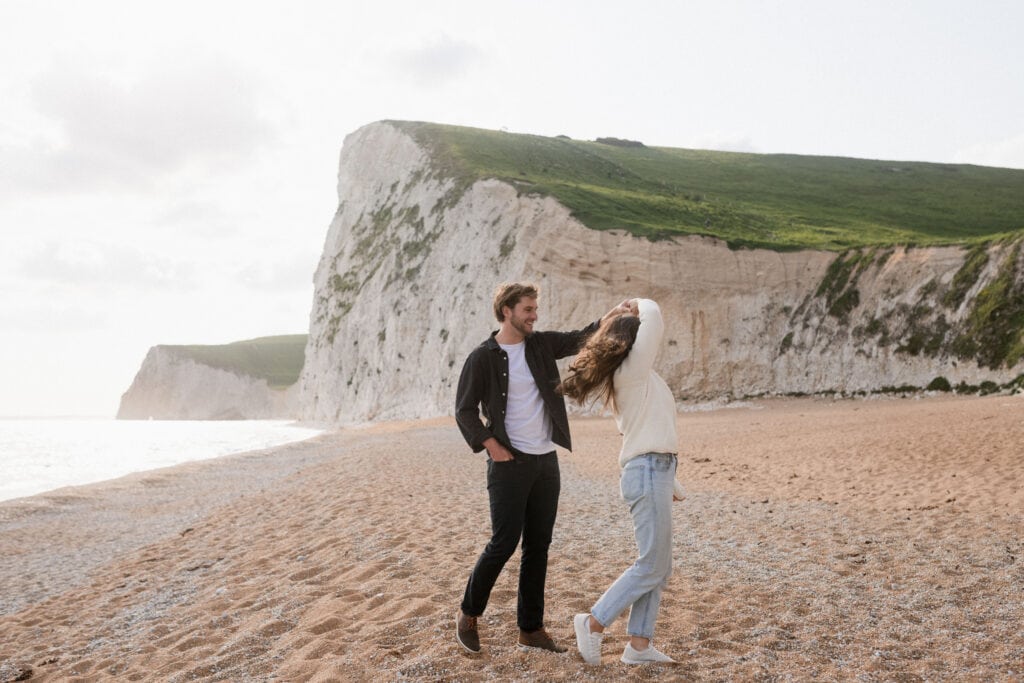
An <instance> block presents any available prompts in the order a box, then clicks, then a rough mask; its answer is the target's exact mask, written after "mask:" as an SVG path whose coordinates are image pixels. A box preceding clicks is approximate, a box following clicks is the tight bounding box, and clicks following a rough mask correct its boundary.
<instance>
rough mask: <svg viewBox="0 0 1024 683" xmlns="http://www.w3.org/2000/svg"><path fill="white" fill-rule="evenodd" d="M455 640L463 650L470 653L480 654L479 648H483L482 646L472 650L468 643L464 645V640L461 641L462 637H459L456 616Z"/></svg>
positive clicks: (456, 618)
mask: <svg viewBox="0 0 1024 683" xmlns="http://www.w3.org/2000/svg"><path fill="white" fill-rule="evenodd" d="M455 642H457V643H458V644H459V647H461V648H462V649H463V650H465V651H466V652H468V653H469V654H471V655H478V654H480V652H481V650H482V649H483V648H481V649H480V650H473V649H471V648H470V647H469V646H468V645H466V644H465V643H464V642H462V638H460V637H459V618H458V617H455Z"/></svg>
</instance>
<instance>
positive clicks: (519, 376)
mask: <svg viewBox="0 0 1024 683" xmlns="http://www.w3.org/2000/svg"><path fill="white" fill-rule="evenodd" d="M499 346H501V348H503V349H504V350H505V353H507V354H508V397H507V399H508V405H507V407H506V408H505V431H506V433H507V434H508V439H509V441H511V442H512V447H513V448H515V449H516V450H519V451H522V452H523V453H534V454H541V453H550V452H551V451H553V450H555V444H554V443H553V442H552V441H551V418H550V417H548V411H547V409H546V408H545V407H544V399H543V398H542V397H541V395H540V389H538V388H537V382H536V380H534V379H533V373H531V372H530V366H529V365H527V364H526V342H525V341H521V342H519V343H518V344H499Z"/></svg>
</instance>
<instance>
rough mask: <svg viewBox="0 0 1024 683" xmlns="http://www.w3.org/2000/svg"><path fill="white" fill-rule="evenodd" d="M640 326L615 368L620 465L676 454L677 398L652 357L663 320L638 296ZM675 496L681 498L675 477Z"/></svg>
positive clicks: (650, 303) (658, 344)
mask: <svg viewBox="0 0 1024 683" xmlns="http://www.w3.org/2000/svg"><path fill="white" fill-rule="evenodd" d="M637 308H638V311H639V316H640V328H639V329H638V330H637V333H636V342H635V343H634V344H633V348H632V349H631V350H630V352H629V355H628V356H626V359H625V360H624V361H622V364H621V365H620V366H619V367H618V369H617V370H616V371H615V377H614V379H613V382H614V387H615V408H616V412H615V423H616V424H617V425H618V427H619V432H621V433H622V450H621V451H620V452H619V466H620V467H624V466H625V465H626V463H627V462H629V461H630V460H632V459H633V458H635V457H637V456H638V455H643V454H644V453H676V452H677V451H678V445H677V437H676V399H675V396H673V395H672V390H671V389H669V388H668V385H667V384H665V380H663V379H662V378H661V377H660V376H659V375H658V373H656V372H655V371H654V359H655V358H657V356H658V350H659V349H660V348H661V338H662V335H663V334H664V332H665V322H664V320H662V317H661V309H660V308H659V307H658V304H657V303H655V302H653V301H651V300H650V299H638V300H637ZM675 495H676V496H677V497H679V498H682V497H683V487H682V485H681V484H680V483H679V481H678V480H676V483H675Z"/></svg>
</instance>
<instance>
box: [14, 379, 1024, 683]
mask: <svg viewBox="0 0 1024 683" xmlns="http://www.w3.org/2000/svg"><path fill="white" fill-rule="evenodd" d="M752 403H753V404H754V405H751V406H747V407H743V408H738V409H733V410H713V411H703V412H685V413H680V414H679V415H678V417H677V419H678V425H679V434H680V442H681V444H682V448H681V451H680V454H679V476H680V479H681V480H682V482H683V484H684V486H686V488H687V490H688V496H687V501H685V502H684V503H682V504H679V505H677V506H675V507H674V509H673V510H674V511H673V523H674V525H675V532H674V539H675V540H674V543H675V548H674V557H675V563H674V574H673V576H672V578H671V579H670V583H669V586H668V588H667V590H666V593H665V597H664V599H663V603H662V611H661V616H660V618H659V622H658V632H657V633H656V635H655V643H656V645H658V647H659V649H661V650H662V651H665V652H667V653H669V654H671V655H673V656H676V657H677V659H679V660H680V661H681V663H680V665H679V666H677V667H672V668H665V667H642V668H639V669H629V668H627V667H625V665H622V664H620V663H618V650H620V649H621V647H622V643H623V637H624V626H623V622H624V621H625V619H624V618H620V619H619V620H618V621H617V622H616V623H615V624H613V625H612V627H611V629H610V630H609V637H608V638H606V645H605V648H604V662H603V666H602V667H601V668H600V669H596V668H592V667H587V666H585V665H583V663H582V662H581V661H580V660H579V659H578V657H577V656H576V655H575V653H574V648H573V647H572V646H573V641H572V633H571V627H570V626H569V623H570V620H571V618H572V614H574V613H575V612H577V611H583V610H585V609H587V608H588V607H589V605H590V604H592V602H593V600H595V599H596V598H597V596H598V595H599V594H600V592H601V591H602V590H603V589H604V588H605V587H607V585H608V584H609V583H610V582H611V581H612V580H614V578H615V577H616V576H617V575H618V573H619V572H620V571H622V569H624V568H625V566H627V565H628V563H629V562H631V561H632V555H633V552H634V548H633V541H632V530H631V526H630V522H629V518H628V512H627V511H626V510H625V509H624V506H623V504H622V502H621V500H619V497H618V492H617V483H618V464H617V459H616V455H617V452H618V445H619V441H618V434H617V433H616V431H615V428H614V422H613V421H612V420H611V419H610V418H607V417H574V418H573V419H572V430H573V443H574V452H573V453H566V452H561V451H560V453H559V460H560V465H561V471H562V497H561V502H560V506H559V510H560V511H559V517H558V522H557V524H556V527H555V540H554V543H553V545H552V552H551V559H550V565H549V576H548V591H547V592H548V610H547V616H546V625H547V628H548V630H549V632H550V633H551V634H552V635H553V636H554V637H555V638H556V640H559V641H561V642H562V643H563V644H565V645H568V646H570V652H569V653H567V654H566V655H560V656H556V655H548V654H524V653H521V652H519V651H518V650H517V649H516V648H515V645H514V643H515V633H516V631H515V592H516V583H515V580H516V577H517V574H518V571H517V566H516V565H517V559H516V557H515V556H514V557H513V559H512V560H511V561H510V564H509V565H508V566H507V567H506V570H505V571H504V572H503V573H502V575H501V577H499V580H498V583H497V585H496V586H495V590H494V592H493V593H492V600H491V604H490V605H489V607H488V611H487V612H486V613H485V615H484V617H483V618H482V619H481V627H482V637H483V642H484V646H485V648H486V653H485V655H483V656H481V657H475V658H474V657H469V656H466V655H464V654H462V653H461V651H460V650H459V648H458V647H457V646H456V645H455V643H454V641H453V639H452V636H451V632H450V631H451V623H450V622H451V618H452V615H453V614H454V611H455V610H456V609H457V606H458V600H459V597H460V596H461V592H462V589H463V587H464V581H465V578H466V576H467V575H468V572H469V569H470V568H471V566H472V562H473V561H474V560H475V557H476V555H477V554H478V553H479V552H480V550H481V549H482V547H483V544H484V543H486V540H487V536H488V530H489V526H488V523H487V497H486V491H485V490H484V487H483V472H484V459H483V458H482V457H481V456H479V455H474V454H472V453H471V452H470V451H469V449H468V448H467V447H466V445H465V444H464V442H463V441H462V439H461V437H460V436H459V434H458V430H457V428H456V427H455V425H454V420H453V419H452V418H437V419H434V420H428V421H401V422H389V423H379V424H375V425H368V426H366V427H363V428H360V429H349V430H344V431H339V432H333V433H329V434H322V435H319V436H316V437H313V438H312V439H310V440H307V441H302V442H296V443H292V444H285V445H283V446H279V447H274V448H271V449H266V450H264V451H256V452H252V453H247V454H235V455H229V456H222V457H221V458H216V459H213V460H204V461H197V462H192V463H185V464H180V465H175V466H173V467H170V468H165V470H164V471H157V472H152V471H151V472H145V473H138V474H136V475H129V476H127V477H122V478H121V479H118V480H113V481H110V482H102V483H98V484H90V485H86V486H84V487H75V488H76V489H83V490H73V491H70V492H66V493H62V494H61V495H51V494H40V495H38V496H34V497H31V498H27V499H18V500H17V501H14V502H15V503H17V504H15V505H12V504H11V503H10V502H8V503H7V504H5V503H0V581H2V582H3V585H4V586H5V588H6V587H8V586H10V587H11V589H10V590H9V591H5V594H6V595H13V596H15V597H14V599H10V598H8V599H7V600H6V601H5V602H4V603H2V604H0V681H3V680H9V679H5V678H4V674H5V672H11V671H14V670H15V669H16V668H17V667H28V668H30V669H32V671H33V677H32V679H31V680H41V681H46V680H65V679H68V678H75V679H76V680H82V681H88V680H103V679H107V678H110V677H112V676H115V677H119V678H124V679H125V680H152V679H160V680H168V681H184V680H192V679H193V678H195V679H200V680H271V679H283V680H319V681H332V680H338V681H348V680H357V681H359V680H367V681H370V680H381V679H386V680H393V679H397V678H405V679H410V680H423V681H437V680H453V679H454V680H467V681H484V680H491V679H496V678H498V679H506V680H524V681H525V680H536V679H545V680H556V681H557V680H562V681H589V680H597V679H598V678H601V677H605V678H607V677H610V678H626V679H629V680H644V679H646V678H648V677H664V676H667V677H670V678H671V677H678V678H682V679H685V680H693V679H696V680H716V681H717V680H748V679H751V678H757V677H768V678H772V677H776V678H786V677H794V678H797V679H807V678H811V677H813V676H817V677H819V678H823V679H826V680H834V679H837V678H838V679H850V678H858V677H860V678H864V679H865V680H882V679H886V680H891V679H900V680H950V681H953V680H963V679H975V680H977V679H984V680H1013V679H1014V677H1019V676H1021V675H1022V674H1024V672H1022V671H1021V667H1020V666H1019V663H1020V661H1021V654H1024V636H1022V635H1021V634H1020V633H1019V624H1020V623H1021V622H1022V620H1024V602H1022V597H1021V595H1020V591H1019V586H1020V585H1021V583H1022V581H1024V559H1020V553H1021V552H1022V547H1021V541H1020V539H1019V537H1018V536H1019V529H1020V528H1021V526H1022V524H1024V515H1022V513H1021V510H1022V509H1024V493H1022V490H1021V482H1022V481H1024V463H1022V462H1021V460H1020V457H1019V444H1020V443H1024V397H1020V396H995V397H984V398H981V397H936V398H926V399H921V400H913V401H906V400H900V399H894V400H892V401H863V402H860V401H847V400H845V399H843V400H840V401H834V400H830V399H813V398H810V399H809V398H799V399H774V398H773V399H768V400H758V401H754V402H752ZM951 499H952V500H951ZM22 501H30V503H29V504H25V503H23V502H22ZM13 508H18V509H20V513H18V514H12V509H13ZM33 582H35V583H33ZM613 655H614V656H613Z"/></svg>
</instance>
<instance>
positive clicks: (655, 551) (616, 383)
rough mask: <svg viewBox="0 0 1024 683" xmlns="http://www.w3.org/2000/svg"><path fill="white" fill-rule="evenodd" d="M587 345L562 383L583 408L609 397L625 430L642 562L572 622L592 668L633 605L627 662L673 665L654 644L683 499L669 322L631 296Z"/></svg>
mask: <svg viewBox="0 0 1024 683" xmlns="http://www.w3.org/2000/svg"><path fill="white" fill-rule="evenodd" d="M620 308H621V310H622V312H621V313H620V314H619V315H617V316H615V317H610V318H608V319H606V320H605V321H604V322H603V323H602V324H601V327H600V328H599V329H598V331H597V332H595V333H594V334H593V335H592V336H591V338H590V339H589V340H588V341H587V343H586V345H585V346H584V347H583V350H582V351H580V353H579V355H578V356H577V357H576V360H575V361H573V363H572V365H571V366H570V367H569V376H568V377H567V378H566V380H565V381H564V382H562V384H561V385H560V389H561V391H562V393H564V394H565V395H566V396H569V397H570V398H572V399H574V400H575V401H576V402H577V403H580V404H582V403H584V402H586V401H587V400H588V399H589V398H590V397H592V396H596V397H598V398H601V399H603V401H604V403H605V405H606V406H608V407H610V408H611V409H612V412H613V413H614V414H615V422H616V424H617V425H618V427H619V431H620V432H621V433H622V450H621V451H620V453H619V466H620V467H622V476H621V479H620V483H619V486H620V489H621V491H622V497H623V499H625V501H626V503H628V504H629V511H630V514H631V515H632V517H633V530H634V533H635V535H636V545H637V549H638V551H639V557H638V558H637V560H636V562H634V563H633V566H631V567H630V568H629V569H627V570H626V571H625V572H623V573H622V576H620V577H619V578H618V579H617V580H616V581H615V583H613V584H612V585H611V587H609V588H608V590H606V591H605V593H604V595H602V596H601V598H600V599H599V600H598V601H597V602H596V603H595V604H594V606H593V607H592V608H591V610H590V613H589V614H577V615H576V617H575V619H573V627H574V629H575V631H576V645H577V647H578V648H579V651H580V654H581V655H582V656H583V660H584V661H586V662H587V663H588V664H600V663H601V639H602V637H603V633H604V630H605V628H607V627H608V626H610V625H611V623H612V622H613V621H614V620H615V619H616V617H618V616H619V614H620V613H621V612H622V611H623V610H625V608H626V607H629V608H630V609H629V625H628V627H627V633H629V636H630V639H629V643H628V644H627V645H626V649H625V651H624V652H623V653H622V661H623V662H625V663H626V664H647V663H651V662H663V663H674V660H673V659H672V658H671V657H669V656H667V655H665V654H663V653H661V652H659V651H658V650H656V649H655V648H654V646H653V645H651V638H652V636H653V635H654V622H655V620H656V619H657V616H658V606H659V604H660V602H661V591H662V589H663V588H664V587H665V584H666V582H667V581H668V577H669V575H671V573H672V501H673V500H682V499H683V488H682V486H681V485H680V484H679V482H678V481H676V477H675V473H676V402H675V397H674V396H673V395H672V391H671V390H670V389H669V388H668V385H667V384H665V380H663V379H662V378H661V377H659V376H658V374H657V373H656V372H654V369H653V367H654V359H655V357H656V356H657V354H658V348H659V346H660V344H661V337H662V334H663V332H664V329H665V323H664V321H663V320H662V318H661V309H659V308H658V304H656V303H655V302H653V301H651V300H650V299H631V300H629V301H624V302H623V303H622V304H621V306H620Z"/></svg>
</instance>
